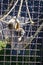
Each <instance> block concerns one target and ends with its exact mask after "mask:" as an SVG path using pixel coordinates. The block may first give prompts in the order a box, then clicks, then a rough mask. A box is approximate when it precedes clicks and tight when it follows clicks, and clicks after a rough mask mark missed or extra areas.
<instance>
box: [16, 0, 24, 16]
mask: <svg viewBox="0 0 43 65" xmlns="http://www.w3.org/2000/svg"><path fill="white" fill-rule="evenodd" d="M22 4H23V0H21V3H20V7H19V11H18V15H17V17H19V16H20V12H21V8H22Z"/></svg>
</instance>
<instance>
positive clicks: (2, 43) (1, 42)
mask: <svg viewBox="0 0 43 65" xmlns="http://www.w3.org/2000/svg"><path fill="white" fill-rule="evenodd" d="M5 47H6V43H5V41H0V50H2V49H3V48H5Z"/></svg>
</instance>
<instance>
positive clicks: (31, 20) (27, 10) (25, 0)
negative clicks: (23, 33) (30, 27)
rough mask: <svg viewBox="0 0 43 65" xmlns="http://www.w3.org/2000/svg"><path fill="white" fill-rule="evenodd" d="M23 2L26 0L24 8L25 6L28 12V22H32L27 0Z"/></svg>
mask: <svg viewBox="0 0 43 65" xmlns="http://www.w3.org/2000/svg"><path fill="white" fill-rule="evenodd" d="M25 2H26V8H27V12H28V15H29V19H30V23H32V24H33V23H34V22H33V21H32V18H31V16H30V11H29V8H28V2H27V0H25Z"/></svg>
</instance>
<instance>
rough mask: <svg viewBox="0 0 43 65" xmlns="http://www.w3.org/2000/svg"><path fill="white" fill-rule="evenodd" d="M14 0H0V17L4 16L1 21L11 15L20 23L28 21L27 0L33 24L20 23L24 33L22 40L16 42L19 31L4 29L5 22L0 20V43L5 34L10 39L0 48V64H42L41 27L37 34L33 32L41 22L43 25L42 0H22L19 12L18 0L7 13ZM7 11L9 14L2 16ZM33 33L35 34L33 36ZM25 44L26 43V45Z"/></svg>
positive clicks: (42, 39) (7, 19)
mask: <svg viewBox="0 0 43 65" xmlns="http://www.w3.org/2000/svg"><path fill="white" fill-rule="evenodd" d="M16 1H17V0H0V19H1V18H2V17H3V18H5V17H6V18H5V19H4V20H3V21H7V22H8V21H9V20H10V19H11V18H13V16H16V17H17V18H18V19H19V20H20V21H21V22H20V23H21V24H22V23H25V22H27V21H29V15H28V11H27V7H26V1H27V2H28V8H29V11H30V16H31V18H32V20H33V21H34V22H35V24H34V25H31V24H30V23H28V24H26V25H21V27H22V28H23V29H24V30H25V35H24V37H23V38H22V42H18V36H19V32H17V31H15V30H9V29H8V28H7V29H6V27H7V25H6V23H4V22H1V21H0V30H2V32H1V33H0V44H1V43H2V44H3V40H4V41H5V37H6V36H8V37H9V38H10V40H11V42H10V44H9V43H8V44H7V45H6V47H5V48H4V49H3V46H4V45H3V46H2V50H0V65H42V64H43V63H42V62H43V60H42V56H43V53H42V51H43V50H42V49H43V29H41V30H38V34H37V35H36V34H35V32H37V29H38V28H39V27H40V25H41V24H42V26H43V23H42V22H43V0H26V1H25V0H22V1H23V3H22V4H21V5H22V7H21V11H20V13H19V12H18V11H19V7H20V6H21V5H20V3H21V2H20V1H21V0H18V3H17V4H16V6H15V7H14V9H13V10H12V11H11V12H10V13H8V12H9V11H10V10H11V8H12V7H13V5H14V3H16ZM7 13H8V14H9V15H7V16H5V17H4V15H6V14H7ZM18 13H19V15H20V16H19V15H18ZM3 18H2V19H3ZM4 28H5V29H4ZM34 34H35V35H36V36H35V37H34ZM31 39H32V40H31ZM25 44H26V45H27V44H28V45H27V46H26V45H25Z"/></svg>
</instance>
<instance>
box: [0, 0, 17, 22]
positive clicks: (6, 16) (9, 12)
mask: <svg viewBox="0 0 43 65" xmlns="http://www.w3.org/2000/svg"><path fill="white" fill-rule="evenodd" d="M17 3H18V0H17V1H16V3H15V4H14V6H13V7H12V8H11V9H10V11H9V12H8V13H7V14H6V15H4V17H3V18H1V19H0V21H2V22H3V19H5V18H6V17H7V16H8V15H9V14H10V12H11V11H12V10H13V9H14V8H15V6H16V4H17ZM5 23H6V22H5Z"/></svg>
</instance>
